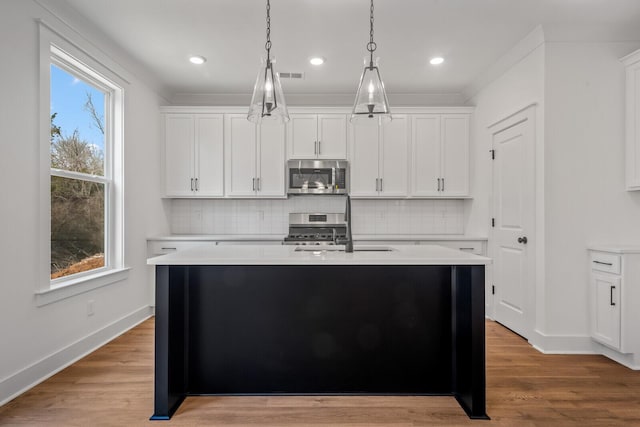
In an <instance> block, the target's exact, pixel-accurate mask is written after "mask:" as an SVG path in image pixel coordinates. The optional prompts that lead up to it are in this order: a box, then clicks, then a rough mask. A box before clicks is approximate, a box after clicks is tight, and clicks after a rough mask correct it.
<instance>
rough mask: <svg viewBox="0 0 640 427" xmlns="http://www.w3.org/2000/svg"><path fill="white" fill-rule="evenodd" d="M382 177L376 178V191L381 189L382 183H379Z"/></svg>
mask: <svg viewBox="0 0 640 427" xmlns="http://www.w3.org/2000/svg"><path fill="white" fill-rule="evenodd" d="M379 179H380V178H376V191H380V184H379V183H378V181H379Z"/></svg>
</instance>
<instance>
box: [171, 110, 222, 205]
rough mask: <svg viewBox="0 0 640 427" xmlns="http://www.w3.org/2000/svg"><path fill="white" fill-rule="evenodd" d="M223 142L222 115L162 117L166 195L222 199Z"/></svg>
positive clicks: (173, 115)
mask: <svg viewBox="0 0 640 427" xmlns="http://www.w3.org/2000/svg"><path fill="white" fill-rule="evenodd" d="M223 140H224V138H223V115H222V114H182V113H180V114H177V113H176V114H173V113H168V114H165V115H164V178H165V195H166V196H168V197H221V196H223V191H224V186H223V177H224V172H223V171H224V169H223V165H224V157H223Z"/></svg>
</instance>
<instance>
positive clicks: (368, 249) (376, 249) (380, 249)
mask: <svg viewBox="0 0 640 427" xmlns="http://www.w3.org/2000/svg"><path fill="white" fill-rule="evenodd" d="M394 250H395V249H393V248H390V247H389V246H366V247H360V248H358V247H355V248H353V251H354V252H392V251H394ZM295 252H344V247H340V246H329V247H327V246H322V247H318V246H315V247H314V246H297V247H296V249H295Z"/></svg>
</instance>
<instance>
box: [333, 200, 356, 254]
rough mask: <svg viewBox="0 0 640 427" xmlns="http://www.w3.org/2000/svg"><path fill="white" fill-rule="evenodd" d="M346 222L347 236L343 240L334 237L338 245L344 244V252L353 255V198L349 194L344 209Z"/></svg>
mask: <svg viewBox="0 0 640 427" xmlns="http://www.w3.org/2000/svg"><path fill="white" fill-rule="evenodd" d="M344 220H345V222H346V223H347V235H346V237H342V238H340V237H334V242H335V243H336V245H342V244H344V251H345V252H347V253H351V252H353V236H352V235H351V196H350V195H349V194H347V204H346V206H345V209H344ZM334 236H335V235H334Z"/></svg>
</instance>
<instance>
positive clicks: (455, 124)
mask: <svg viewBox="0 0 640 427" xmlns="http://www.w3.org/2000/svg"><path fill="white" fill-rule="evenodd" d="M440 120H441V125H440V128H441V132H442V134H441V141H442V172H441V174H440V178H441V179H442V181H441V187H440V190H441V191H440V195H442V196H468V195H469V116H468V115H461V114H451V115H443V116H442V117H441V119H440Z"/></svg>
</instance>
